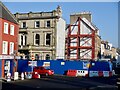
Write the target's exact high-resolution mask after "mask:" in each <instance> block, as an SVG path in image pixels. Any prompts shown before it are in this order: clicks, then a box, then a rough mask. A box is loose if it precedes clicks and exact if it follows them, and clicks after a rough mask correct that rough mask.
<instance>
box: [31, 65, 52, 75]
mask: <svg viewBox="0 0 120 90" xmlns="http://www.w3.org/2000/svg"><path fill="white" fill-rule="evenodd" d="M33 71H34V72H38V74H40V75H46V76H48V75H53V74H54V71H53V70H50V69H46V68H45V67H43V66H39V67H34V68H33Z"/></svg>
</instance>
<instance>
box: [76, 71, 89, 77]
mask: <svg viewBox="0 0 120 90" xmlns="http://www.w3.org/2000/svg"><path fill="white" fill-rule="evenodd" d="M76 76H83V77H87V76H88V70H77V73H76Z"/></svg>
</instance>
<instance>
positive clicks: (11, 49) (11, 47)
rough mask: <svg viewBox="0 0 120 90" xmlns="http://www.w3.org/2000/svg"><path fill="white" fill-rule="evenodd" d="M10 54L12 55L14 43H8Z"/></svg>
mask: <svg viewBox="0 0 120 90" xmlns="http://www.w3.org/2000/svg"><path fill="white" fill-rule="evenodd" d="M10 54H14V43H13V42H10Z"/></svg>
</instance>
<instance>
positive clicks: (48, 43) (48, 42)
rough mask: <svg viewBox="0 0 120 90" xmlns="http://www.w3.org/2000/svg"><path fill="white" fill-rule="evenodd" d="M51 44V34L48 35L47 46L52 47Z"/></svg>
mask: <svg viewBox="0 0 120 90" xmlns="http://www.w3.org/2000/svg"><path fill="white" fill-rule="evenodd" d="M50 42H51V34H46V45H50Z"/></svg>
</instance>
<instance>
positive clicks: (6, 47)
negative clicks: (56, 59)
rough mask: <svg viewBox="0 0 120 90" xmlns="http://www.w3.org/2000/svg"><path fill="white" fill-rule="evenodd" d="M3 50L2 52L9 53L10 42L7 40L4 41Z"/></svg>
mask: <svg viewBox="0 0 120 90" xmlns="http://www.w3.org/2000/svg"><path fill="white" fill-rule="evenodd" d="M2 45H3V48H2V49H3V50H2V54H7V51H8V42H7V41H3V44H2Z"/></svg>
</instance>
